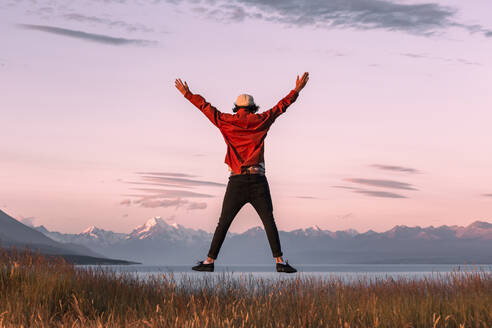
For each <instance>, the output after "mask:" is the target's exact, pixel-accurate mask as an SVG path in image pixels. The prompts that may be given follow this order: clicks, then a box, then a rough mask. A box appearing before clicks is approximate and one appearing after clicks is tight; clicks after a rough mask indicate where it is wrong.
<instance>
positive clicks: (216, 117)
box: [175, 79, 222, 127]
mask: <svg viewBox="0 0 492 328" xmlns="http://www.w3.org/2000/svg"><path fill="white" fill-rule="evenodd" d="M175 86H176V89H178V90H179V92H181V93H182V94H183V96H185V98H186V99H188V100H189V101H190V102H191V103H192V104H193V105H195V106H196V107H197V108H198V109H199V110H200V111H201V112H202V113H203V114H205V116H206V117H207V118H208V119H209V120H210V122H212V123H213V124H214V125H215V126H217V127H218V126H219V121H220V119H221V115H222V113H221V112H219V111H218V110H217V109H216V108H215V107H214V106H212V105H211V104H210V103H208V102H207V101H206V100H205V98H203V97H202V96H200V95H199V94H193V93H192V92H191V91H190V88H189V87H188V83H186V81H185V82H184V83H183V82H182V81H181V79H176V81H175Z"/></svg>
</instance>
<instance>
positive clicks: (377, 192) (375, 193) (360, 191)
mask: <svg viewBox="0 0 492 328" xmlns="http://www.w3.org/2000/svg"><path fill="white" fill-rule="evenodd" d="M332 187H333V188H340V189H348V190H351V191H352V192H354V193H358V194H364V195H366V196H371V197H381V198H408V197H407V196H404V195H400V194H397V193H394V192H389V191H380V190H367V189H363V188H356V187H350V186H332Z"/></svg>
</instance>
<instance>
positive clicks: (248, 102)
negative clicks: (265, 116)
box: [232, 94, 260, 113]
mask: <svg viewBox="0 0 492 328" xmlns="http://www.w3.org/2000/svg"><path fill="white" fill-rule="evenodd" d="M241 108H245V109H246V110H247V111H249V112H251V113H256V112H257V111H258V108H260V107H259V106H257V105H256V104H255V101H254V99H253V96H250V95H247V94H242V95H239V96H238V97H237V99H236V102H235V103H234V108H233V109H232V111H233V112H234V113H236V112H237V111H238V110H239V109H241Z"/></svg>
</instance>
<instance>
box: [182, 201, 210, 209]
mask: <svg viewBox="0 0 492 328" xmlns="http://www.w3.org/2000/svg"><path fill="white" fill-rule="evenodd" d="M186 208H187V209H188V210H204V209H206V208H207V203H204V202H200V203H199V202H190V203H188V206H187V207H186Z"/></svg>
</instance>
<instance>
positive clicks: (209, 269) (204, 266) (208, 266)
mask: <svg viewBox="0 0 492 328" xmlns="http://www.w3.org/2000/svg"><path fill="white" fill-rule="evenodd" d="M191 269H192V270H195V271H207V272H214V264H213V263H208V264H205V263H203V261H200V262H198V265H195V266H194V267H192V268H191Z"/></svg>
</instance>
